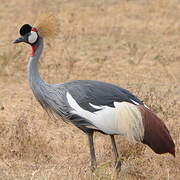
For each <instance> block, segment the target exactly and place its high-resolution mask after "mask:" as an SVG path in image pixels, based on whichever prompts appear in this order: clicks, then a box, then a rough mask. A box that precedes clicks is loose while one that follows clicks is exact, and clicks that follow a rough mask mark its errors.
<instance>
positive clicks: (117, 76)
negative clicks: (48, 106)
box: [0, 0, 180, 180]
mask: <svg viewBox="0 0 180 180" xmlns="http://www.w3.org/2000/svg"><path fill="white" fill-rule="evenodd" d="M44 10H47V11H52V12H54V13H55V14H56V18H57V20H58V21H59V23H60V33H59V35H58V37H57V38H56V39H55V40H54V41H53V42H46V47H45V51H44V54H43V58H42V59H43V60H42V61H41V65H40V71H41V75H42V77H43V79H44V80H46V81H47V82H49V83H60V82H64V81H67V80H72V79H96V80H101V81H106V82H111V83H114V84H117V85H119V86H122V87H124V88H127V89H129V90H131V91H132V92H133V93H134V94H136V95H138V96H139V97H140V98H141V99H144V101H145V102H146V104H147V105H148V106H150V107H151V108H152V109H153V111H154V112H156V113H157V115H158V116H159V117H161V118H162V119H163V120H164V122H165V123H166V125H167V126H168V128H169V130H170V132H171V134H172V137H173V139H174V141H175V144H176V158H175V159H174V158H173V157H171V156H170V155H168V154H165V155H157V154H155V153H154V152H152V151H151V149H150V148H148V147H146V146H144V145H140V144H137V145H132V144H130V143H128V142H127V141H126V140H125V139H124V138H122V137H116V138H117V144H118V150H119V152H120V154H121V159H122V162H123V165H122V171H121V173H120V175H119V177H118V178H119V179H128V180H129V179H133V180H134V179H156V180H158V179H161V180H162V179H164V180H170V179H171V180H175V179H177V180H178V179H180V163H179V162H180V150H179V148H180V137H179V133H180V123H179V122H180V118H179V117H180V114H179V109H180V101H179V99H180V87H179V84H180V71H179V69H180V51H179V50H180V41H179V32H180V22H179V19H180V14H179V12H180V4H179V1H178V0H171V1H169V0H152V1H149V0H129V1H127V0H122V1H118V0H106V1H104V0H98V1H97V0H86V1H83V0H70V1H65V0H54V1H51V2H50V1H48V0H39V1H37V0H32V1H20V0H13V1H5V0H1V5H0V28H1V36H0V38H1V41H0V49H1V51H0V179H2V180H14V179H17V180H27V179H29V180H37V179H38V180H41V179H42V180H56V179H57V180H58V179H68V180H69V179H113V178H115V176H114V174H113V154H112V150H111V144H110V140H109V137H108V136H104V135H101V134H96V135H95V149H96V154H97V160H98V168H97V170H96V172H95V173H93V174H92V173H91V172H90V170H89V165H90V157H89V152H88V145H87V139H86V136H85V134H83V133H82V132H81V131H80V130H78V129H76V128H75V127H73V126H71V125H69V124H65V123H63V122H62V121H55V120H52V119H50V118H49V117H48V116H47V114H46V113H45V112H44V111H43V110H42V108H41V107H40V106H39V104H38V103H37V102H36V100H35V98H34V97H33V95H32V92H31V90H30V89H29V87H28V82H27V80H26V64H27V58H28V56H27V52H28V51H29V47H27V45H19V46H14V45H12V44H11V41H12V40H14V39H16V37H17V36H18V29H19V27H20V26H21V25H22V24H23V23H30V24H33V23H34V21H35V17H36V15H37V14H38V13H39V12H40V11H44Z"/></svg>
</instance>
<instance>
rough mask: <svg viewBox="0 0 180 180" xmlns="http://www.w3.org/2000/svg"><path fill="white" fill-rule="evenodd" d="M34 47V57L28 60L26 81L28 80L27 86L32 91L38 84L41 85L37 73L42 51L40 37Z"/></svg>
mask: <svg viewBox="0 0 180 180" xmlns="http://www.w3.org/2000/svg"><path fill="white" fill-rule="evenodd" d="M36 46H37V48H36V51H35V55H34V56H31V57H30V58H29V63H28V80H29V85H30V87H31V88H32V89H33V88H35V86H36V85H38V84H39V83H43V81H42V79H41V78H40V75H39V71H38V62H39V59H40V56H41V53H42V50H43V39H42V38H41V37H39V40H38V42H37V44H36Z"/></svg>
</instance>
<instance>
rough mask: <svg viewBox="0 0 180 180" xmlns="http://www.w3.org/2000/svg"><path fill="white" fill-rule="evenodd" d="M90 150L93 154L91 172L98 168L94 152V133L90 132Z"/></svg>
mask: <svg viewBox="0 0 180 180" xmlns="http://www.w3.org/2000/svg"><path fill="white" fill-rule="evenodd" d="M87 135H88V141H89V149H90V154H91V170H92V171H94V170H95V169H96V167H97V163H96V155H95V151H94V142H93V132H88V133H87Z"/></svg>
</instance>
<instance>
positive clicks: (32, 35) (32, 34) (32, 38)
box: [28, 31, 38, 44]
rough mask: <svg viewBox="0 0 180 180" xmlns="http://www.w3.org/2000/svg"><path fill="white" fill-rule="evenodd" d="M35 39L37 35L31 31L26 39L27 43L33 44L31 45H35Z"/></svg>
mask: <svg viewBox="0 0 180 180" xmlns="http://www.w3.org/2000/svg"><path fill="white" fill-rule="evenodd" d="M37 38H38V35H37V33H36V32H34V31H31V34H30V35H29V37H28V42H29V43H31V44H33V43H35V42H36V41H37Z"/></svg>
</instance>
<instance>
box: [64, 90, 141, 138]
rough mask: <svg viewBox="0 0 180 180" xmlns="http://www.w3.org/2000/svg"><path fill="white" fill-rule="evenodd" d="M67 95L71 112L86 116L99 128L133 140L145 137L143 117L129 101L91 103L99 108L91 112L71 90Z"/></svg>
mask: <svg viewBox="0 0 180 180" xmlns="http://www.w3.org/2000/svg"><path fill="white" fill-rule="evenodd" d="M66 96H67V100H68V103H69V105H70V106H71V107H72V108H73V110H72V111H71V113H73V114H77V115H79V116H81V117H83V118H85V119H86V120H87V121H89V122H90V123H91V124H93V125H94V126H95V127H97V129H99V130H101V131H103V132H105V133H107V134H120V135H124V136H126V137H127V138H128V139H129V140H131V141H141V140H142V139H143V136H144V127H143V123H142V117H141V114H140V111H139V110H138V108H137V107H136V105H133V104H131V103H128V102H114V106H115V107H109V106H97V105H93V104H90V105H91V106H92V107H94V108H95V109H98V111H96V112H90V111H87V110H85V109H83V108H82V107H80V106H79V104H78V103H77V102H76V100H75V99H74V98H73V97H72V96H71V94H70V93H69V92H68V93H67V95H66Z"/></svg>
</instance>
